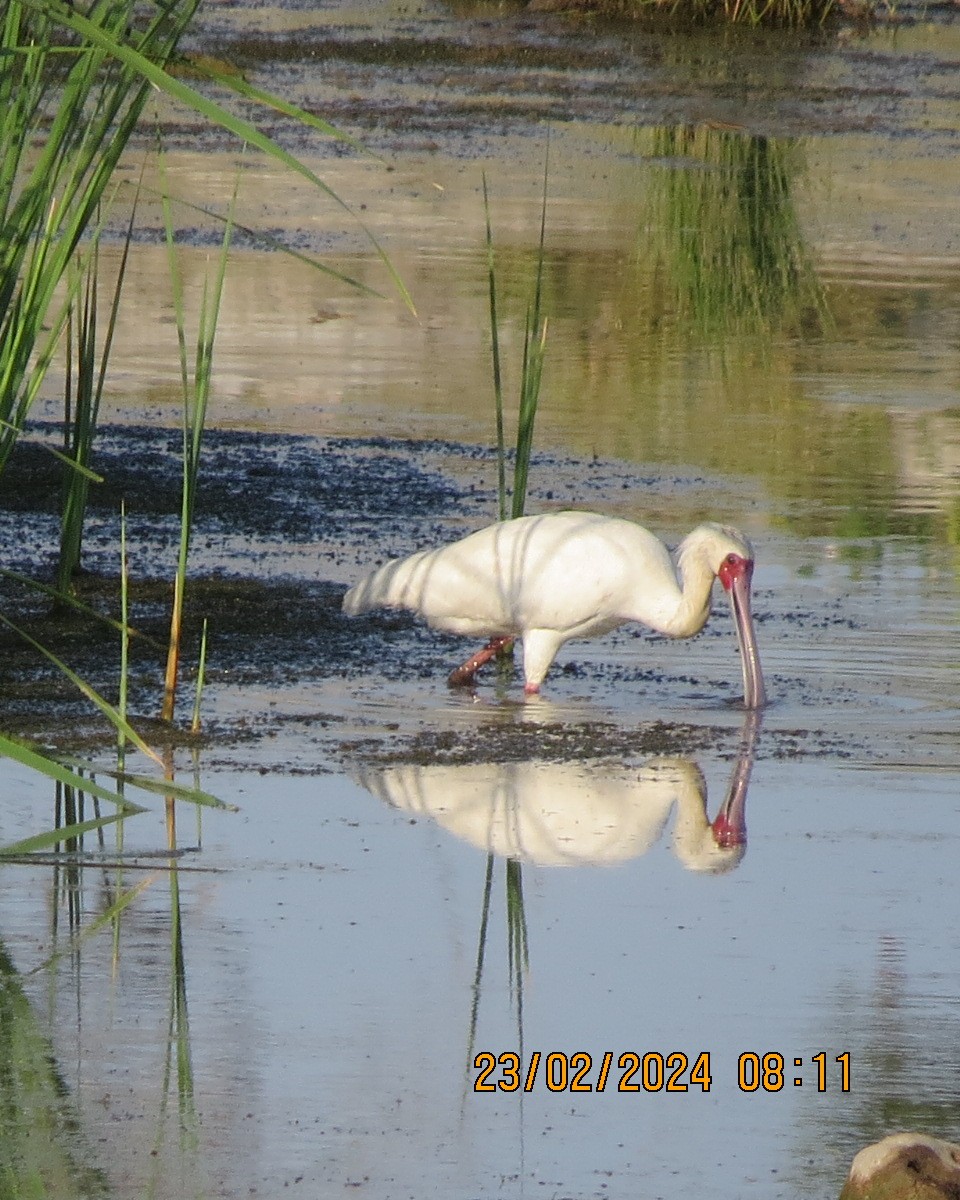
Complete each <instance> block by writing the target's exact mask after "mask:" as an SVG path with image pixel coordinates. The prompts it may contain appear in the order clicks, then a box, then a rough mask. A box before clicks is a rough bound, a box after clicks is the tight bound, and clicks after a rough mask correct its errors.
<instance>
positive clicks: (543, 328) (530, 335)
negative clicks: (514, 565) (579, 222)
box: [511, 136, 550, 517]
mask: <svg viewBox="0 0 960 1200" xmlns="http://www.w3.org/2000/svg"><path fill="white" fill-rule="evenodd" d="M549 175H550V140H549V136H548V138H547V149H546V153H545V155H544V165H543V203H542V205H541V210H540V243H539V246H538V249H537V281H536V286H535V287H534V292H533V304H532V306H531V307H530V308H529V309H528V311H527V322H526V329H525V334H524V342H523V370H522V374H521V378H520V412H519V415H518V418H517V452H516V459H515V460H514V466H513V502H512V511H511V515H512V516H513V517H522V516H523V513H524V509H525V508H526V503H527V479H528V476H529V473H530V456H531V454H532V453H533V427H534V422H535V421H536V418H537V408H538V406H539V403H540V381H541V378H542V375H543V361H544V358H545V357H546V347H547V321H546V318H544V317H543V316H542V307H543V265H544V260H545V257H546V255H545V243H546V232H547V183H548V179H549Z"/></svg>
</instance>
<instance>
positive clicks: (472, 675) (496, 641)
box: [447, 637, 513, 688]
mask: <svg viewBox="0 0 960 1200" xmlns="http://www.w3.org/2000/svg"><path fill="white" fill-rule="evenodd" d="M511 645H513V638H511V637H493V638H491V639H490V641H489V642H487V644H486V645H485V646H484V647H483V649H482V650H478V651H477V652H476V654H472V655H471V656H470V657H469V658H468V659H467V661H466V662H465V663H463V664H462V666H459V667H457V668H456V670H453V671H451V672H450V674H449V676H448V677H447V687H452V688H462V687H473V685H474V684H475V683H476V682H477V672H478V671H479V670H480V668H481V667H482V666H485V665H486V664H487V663H488V662H489V661H490V660H491V658H496V656H497V655H498V654H499V653H500V651H501V650H505V649H506V648H507V647H508V646H511Z"/></svg>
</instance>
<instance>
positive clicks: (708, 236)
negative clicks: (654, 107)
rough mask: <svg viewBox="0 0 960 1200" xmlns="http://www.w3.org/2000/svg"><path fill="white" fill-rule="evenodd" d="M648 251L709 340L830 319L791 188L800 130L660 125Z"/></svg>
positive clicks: (655, 136) (687, 316) (653, 133)
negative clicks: (792, 134)
mask: <svg viewBox="0 0 960 1200" xmlns="http://www.w3.org/2000/svg"><path fill="white" fill-rule="evenodd" d="M647 138H648V145H649V151H648V153H649V154H650V157H652V158H653V159H654V160H655V163H654V173H653V177H652V182H651V200H650V213H649V225H650V228H651V233H650V246H649V249H648V250H645V251H644V252H645V253H651V254H652V255H653V256H654V258H655V260H656V262H657V265H658V270H659V271H660V273H661V275H662V279H663V284H664V287H665V288H666V289H667V294H668V296H670V297H672V299H673V303H674V305H675V308H676V311H677V315H678V317H680V318H681V319H683V320H685V321H689V322H690V323H691V324H692V325H693V327H694V328H695V329H696V330H697V332H698V333H699V334H700V335H701V336H702V337H703V338H705V339H708V340H715V339H720V338H722V337H724V336H725V335H727V334H732V333H737V334H747V335H750V334H763V333H769V332H771V331H773V330H776V329H779V328H782V327H784V326H786V325H790V324H797V325H799V324H800V322H801V321H802V320H805V319H809V318H810V317H811V316H812V317H813V318H814V319H815V320H816V321H817V322H818V323H822V321H823V320H824V319H825V317H826V304H825V301H824V297H823V292H822V289H821V287H820V284H819V281H818V280H817V277H816V273H815V272H814V270H813V266H812V263H811V261H810V256H809V254H808V252H807V249H806V245H805V241H804V236H803V232H802V230H801V228H800V222H799V219H798V217H797V212H796V208H795V205H794V201H793V195H792V182H793V178H794V175H795V173H796V171H797V166H798V162H799V153H800V150H799V143H798V141H797V139H795V138H769V137H758V136H754V135H751V134H745V133H740V132H735V131H731V130H726V129H713V128H710V127H709V126H703V125H700V126H693V125H678V126H661V127H659V128H656V129H652V130H650V131H649V134H648V135H647Z"/></svg>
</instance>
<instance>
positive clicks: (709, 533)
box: [683, 524, 767, 709]
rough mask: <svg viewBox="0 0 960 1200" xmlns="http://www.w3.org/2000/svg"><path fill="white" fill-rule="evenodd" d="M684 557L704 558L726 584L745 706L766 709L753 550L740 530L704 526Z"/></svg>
mask: <svg viewBox="0 0 960 1200" xmlns="http://www.w3.org/2000/svg"><path fill="white" fill-rule="evenodd" d="M683 553H685V554H694V555H699V556H701V561H704V562H706V563H708V564H709V566H710V569H711V571H712V572H713V574H714V575H716V577H717V578H718V579H719V580H720V582H721V584H723V589H724V591H725V592H726V593H727V595H728V596H729V598H730V606H731V608H732V609H733V616H734V621H735V622H736V626H737V638H738V640H739V642H740V658H741V662H742V664H743V702H744V705H745V706H746V707H747V708H748V709H757V708H763V706H764V705H765V704H766V702H767V693H766V689H765V687H764V684H763V672H762V671H761V669H760V655H759V652H758V651H757V641H756V636H755V634H754V628H753V615H752V612H751V607H750V587H751V584H752V582H753V563H754V556H753V547H752V546H751V545H750V543H749V541H748V540H747V539H746V538H745V537H744V536H743V534H742V533H740V531H739V530H737V529H731V528H730V527H729V526H727V525H713V524H706V525H701V526H699V528H697V529H695V530H694V532H693V533H692V534H691V535H690V537H688V538H687V539H686V541H685V542H684V546H683Z"/></svg>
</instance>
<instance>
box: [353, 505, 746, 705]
mask: <svg viewBox="0 0 960 1200" xmlns="http://www.w3.org/2000/svg"><path fill="white" fill-rule="evenodd" d="M752 576H753V549H752V547H751V546H750V543H749V542H748V541H747V539H746V538H745V537H744V536H743V535H742V534H741V533H738V532H737V530H735V529H730V528H727V527H726V526H723V525H715V524H712V523H707V524H703V525H698V526H697V528H696V529H694V530H693V532H692V533H689V534H688V535H687V536H686V537H685V538H684V539H683V541H682V542H681V543H680V546H679V548H678V549H677V553H676V567H675V566H674V563H673V560H672V559H671V557H670V553H669V551H668V550H667V548H666V547H665V546H664V545H663V543H662V542H661V541H660V540H659V539H658V538H656V537H655V536H654V535H653V534H652V533H650V531H649V530H647V529H644V528H643V526H642V525H638V524H636V522H634V521H627V520H623V519H622V518H620V517H606V516H601V515H599V514H596V513H588V512H555V513H545V514H543V515H540V516H530V517H519V518H517V519H516V520H512V521H500V522H497V524H495V525H490V526H488V527H487V528H486V529H480V530H478V531H477V532H476V533H472V534H470V535H469V536H468V537H465V538H462V539H461V540H460V541H458V542H453V543H451V544H450V545H447V546H442V547H440V548H439V549H436V550H422V551H420V552H419V553H417V554H411V555H410V556H409V557H407V558H400V559H392V560H391V561H390V562H388V563H385V564H384V565H383V566H382V567H378V568H377V569H376V570H374V571H371V572H370V573H369V574H368V575H366V576H365V577H364V578H363V579H361V580H360V581H359V582H358V583H357V584H355V585H354V586H353V587H352V588H350V590H349V591H348V592H347V594H346V596H345V597H344V600H343V610H344V612H346V613H349V614H351V615H356V614H358V613H363V612H367V611H369V610H370V609H374V608H380V607H385V608H405V609H410V610H412V611H413V612H416V613H420V614H421V615H422V616H424V617H426V619H427V622H428V624H429V625H431V626H432V627H433V628H434V629H441V630H443V631H445V632H447V633H458V634H464V635H467V636H471V637H487V638H489V639H490V641H489V642H488V644H487V645H486V646H485V647H484V648H483V649H482V650H480V651H478V652H477V653H476V654H474V655H473V656H472V657H471V658H470V659H468V660H467V662H465V663H464V664H463V666H461V667H459V668H457V670H455V671H454V672H453V673H452V675H451V676H450V683H451V685H453V686H457V685H470V684H472V683H473V682H474V677H475V675H476V672H477V670H478V669H479V667H481V666H483V664H484V663H486V662H489V661H490V659H491V658H493V657H494V655H495V654H496V653H497V650H498V649H499V648H500V647H501V646H502V645H505V644H506V643H508V642H510V641H512V640H514V639H520V640H521V641H522V643H523V671H524V685H525V686H524V691H525V692H526V693H527V695H533V694H536V693H537V692H538V691H539V690H540V684H541V683H542V682H543V678H544V676H545V675H546V673H547V670H548V668H549V666H550V664H551V663H552V662H553V659H554V657H555V656H556V653H557V651H558V650H559V649H560V647H561V646H562V645H563V643H564V642H566V641H568V640H569V639H570V638H584V637H593V636H594V635H596V634H601V633H606V632H608V631H609V630H611V629H615V628H616V627H617V626H618V625H622V624H623V623H624V622H626V621H639V622H642V623H643V624H644V625H648V626H650V628H651V629H655V630H657V631H658V632H659V633H663V634H666V635H667V636H669V637H676V638H686V637H692V636H693V635H694V634H696V633H699V632H700V630H701V629H702V628H703V627H704V625H705V624H706V622H707V618H708V617H709V616H710V601H711V593H712V591H713V581H714V579H717V578H719V580H720V582H721V584H722V585H723V587H724V589H725V590H726V592H727V594H728V596H729V598H730V603H731V606H732V608H733V615H734V619H735V622H736V628H737V636H738V639H739V643H740V657H741V663H742V666H743V699H744V704H745V706H746V707H747V708H748V709H758V708H762V707H763V705H764V704H766V691H765V689H764V684H763V673H762V671H761V668H760V656H759V653H758V651H757V643H756V637H755V635H754V629H753V617H752V614H751V610H750V581H751V578H752Z"/></svg>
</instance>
